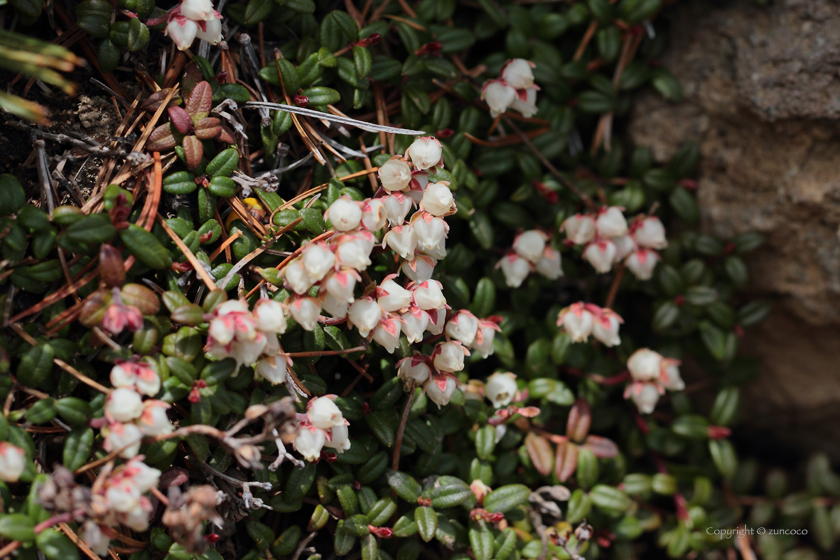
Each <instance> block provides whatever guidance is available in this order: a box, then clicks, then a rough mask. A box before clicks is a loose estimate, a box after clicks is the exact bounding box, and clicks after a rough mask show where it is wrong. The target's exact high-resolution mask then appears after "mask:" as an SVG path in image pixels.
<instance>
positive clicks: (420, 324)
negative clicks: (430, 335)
mask: <svg viewBox="0 0 840 560" xmlns="http://www.w3.org/2000/svg"><path fill="white" fill-rule="evenodd" d="M400 319H401V320H402V326H401V327H400V329H401V330H402V333H403V334H404V335H405V338H406V339H407V340H408V342H409V344H415V343H417V342H420V341H422V340H423V334H424V333H425V332H426V327H428V326H429V314H428V313H426V312H425V311H423V310H421V309H420V308H418V307H411V308H410V309H409V310H408V311H406V312H405V313H403V314H402V315H400Z"/></svg>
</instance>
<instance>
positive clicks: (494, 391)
mask: <svg viewBox="0 0 840 560" xmlns="http://www.w3.org/2000/svg"><path fill="white" fill-rule="evenodd" d="M517 390H518V389H517V387H516V376H515V375H514V374H512V373H509V372H508V373H494V374H493V375H491V376H490V377H488V378H487V383H485V385H484V395H485V396H486V397H487V398H488V399H490V402H491V403H493V406H494V407H495V408H502V407H503V406H507V405H509V404H510V403H511V401H512V400H513V398H514V396H515V395H516V391H517Z"/></svg>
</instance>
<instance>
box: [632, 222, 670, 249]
mask: <svg viewBox="0 0 840 560" xmlns="http://www.w3.org/2000/svg"><path fill="white" fill-rule="evenodd" d="M632 235H633V238H634V239H635V240H636V243H638V244H639V245H640V246H642V247H646V248H648V249H657V250H659V249H664V248H665V247H667V246H668V239H667V238H666V237H665V226H663V225H662V222H661V221H659V218H657V217H656V216H648V217H646V218H643V219H641V220H638V219H637V220H636V222H635V223H634V224H633V228H632Z"/></svg>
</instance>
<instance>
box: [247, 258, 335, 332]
mask: <svg viewBox="0 0 840 560" xmlns="http://www.w3.org/2000/svg"><path fill="white" fill-rule="evenodd" d="M330 254H332V253H330ZM254 319H255V320H256V321H257V329H259V330H260V331H262V332H263V333H266V334H268V333H271V334H283V333H284V332H286V311H285V309H283V306H282V305H281V304H280V303H278V302H276V301H274V300H272V299H268V298H262V299H260V300H259V301H258V302H257V304H256V305H254Z"/></svg>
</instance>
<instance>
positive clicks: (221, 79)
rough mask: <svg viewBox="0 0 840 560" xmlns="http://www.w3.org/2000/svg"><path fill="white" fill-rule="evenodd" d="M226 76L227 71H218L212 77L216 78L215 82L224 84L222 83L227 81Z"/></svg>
mask: <svg viewBox="0 0 840 560" xmlns="http://www.w3.org/2000/svg"><path fill="white" fill-rule="evenodd" d="M227 77H228V73H227V72H219V73H218V74H216V76H215V77H214V78H213V79H214V80H216V83H217V84H224V83H227Z"/></svg>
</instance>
